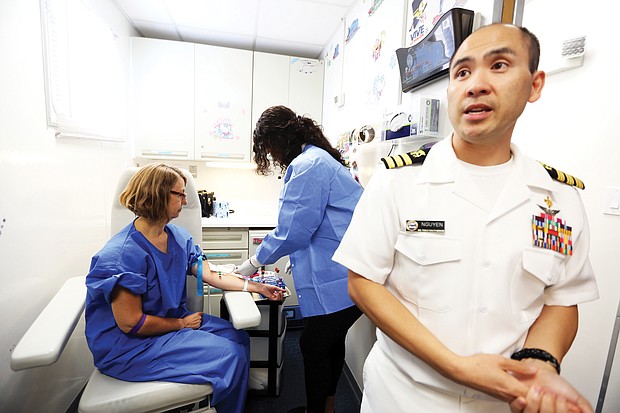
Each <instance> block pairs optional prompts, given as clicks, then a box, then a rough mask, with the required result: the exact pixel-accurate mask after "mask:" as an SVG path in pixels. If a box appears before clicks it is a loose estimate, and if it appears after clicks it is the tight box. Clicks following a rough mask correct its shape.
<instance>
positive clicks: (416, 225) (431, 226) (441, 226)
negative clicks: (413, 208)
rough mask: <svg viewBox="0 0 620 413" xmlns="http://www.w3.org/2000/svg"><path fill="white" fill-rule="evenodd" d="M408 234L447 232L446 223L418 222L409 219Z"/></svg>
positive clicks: (407, 223) (407, 224)
mask: <svg viewBox="0 0 620 413" xmlns="http://www.w3.org/2000/svg"><path fill="white" fill-rule="evenodd" d="M406 229H407V232H446V221H418V220H415V219H408V220H407V222H406Z"/></svg>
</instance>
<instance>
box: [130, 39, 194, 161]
mask: <svg viewBox="0 0 620 413" xmlns="http://www.w3.org/2000/svg"><path fill="white" fill-rule="evenodd" d="M131 49H132V57H131V75H132V76H131V78H132V88H133V90H132V92H133V93H132V94H131V95H132V105H131V108H132V112H131V117H130V119H131V120H133V121H132V122H130V125H132V126H133V135H134V137H135V141H136V156H138V157H145V158H162V159H193V158H194V45H193V44H192V43H182V42H174V41H168V40H158V39H148V38H142V37H134V38H132V40H131Z"/></svg>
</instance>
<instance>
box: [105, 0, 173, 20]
mask: <svg viewBox="0 0 620 413" xmlns="http://www.w3.org/2000/svg"><path fill="white" fill-rule="evenodd" d="M114 2H115V3H116V4H117V6H118V7H119V8H121V9H122V10H123V12H125V14H126V15H127V16H129V18H130V19H132V20H142V21H149V22H157V23H163V24H173V22H172V20H171V19H170V15H169V14H168V10H167V9H166V5H165V4H164V1H163V0H147V1H145V0H114Z"/></svg>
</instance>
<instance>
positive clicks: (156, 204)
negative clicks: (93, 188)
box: [120, 164, 187, 222]
mask: <svg viewBox="0 0 620 413" xmlns="http://www.w3.org/2000/svg"><path fill="white" fill-rule="evenodd" d="M179 178H181V179H183V183H187V178H185V175H183V172H181V170H180V169H178V168H175V167H174V166H170V165H165V164H150V165H146V166H143V167H142V168H140V169H139V170H138V172H136V173H135V174H134V175H133V176H132V177H131V179H130V180H129V182H128V183H127V186H126V187H125V189H124V190H123V192H122V193H121V195H120V202H121V205H122V206H124V207H125V208H127V209H129V210H130V211H131V212H133V213H134V214H136V215H137V216H139V217H143V218H146V219H147V220H149V221H152V222H155V221H160V220H162V219H166V218H167V216H168V200H169V199H170V191H171V190H172V188H173V187H174V184H175V183H176V182H177V180H178V179H179Z"/></svg>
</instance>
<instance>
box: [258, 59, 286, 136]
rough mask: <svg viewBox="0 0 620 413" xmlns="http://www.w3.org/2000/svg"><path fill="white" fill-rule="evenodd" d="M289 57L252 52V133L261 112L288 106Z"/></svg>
mask: <svg viewBox="0 0 620 413" xmlns="http://www.w3.org/2000/svg"><path fill="white" fill-rule="evenodd" d="M289 61H290V57H289V56H284V55H278V54H270V53H261V52H254V82H253V85H254V86H253V94H252V131H253V130H254V128H255V127H256V121H258V118H260V115H261V114H262V113H263V111H264V110H265V109H267V108H270V107H271V106H276V105H284V106H287V105H288V89H289V88H288V77H289V66H290V65H289Z"/></svg>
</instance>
